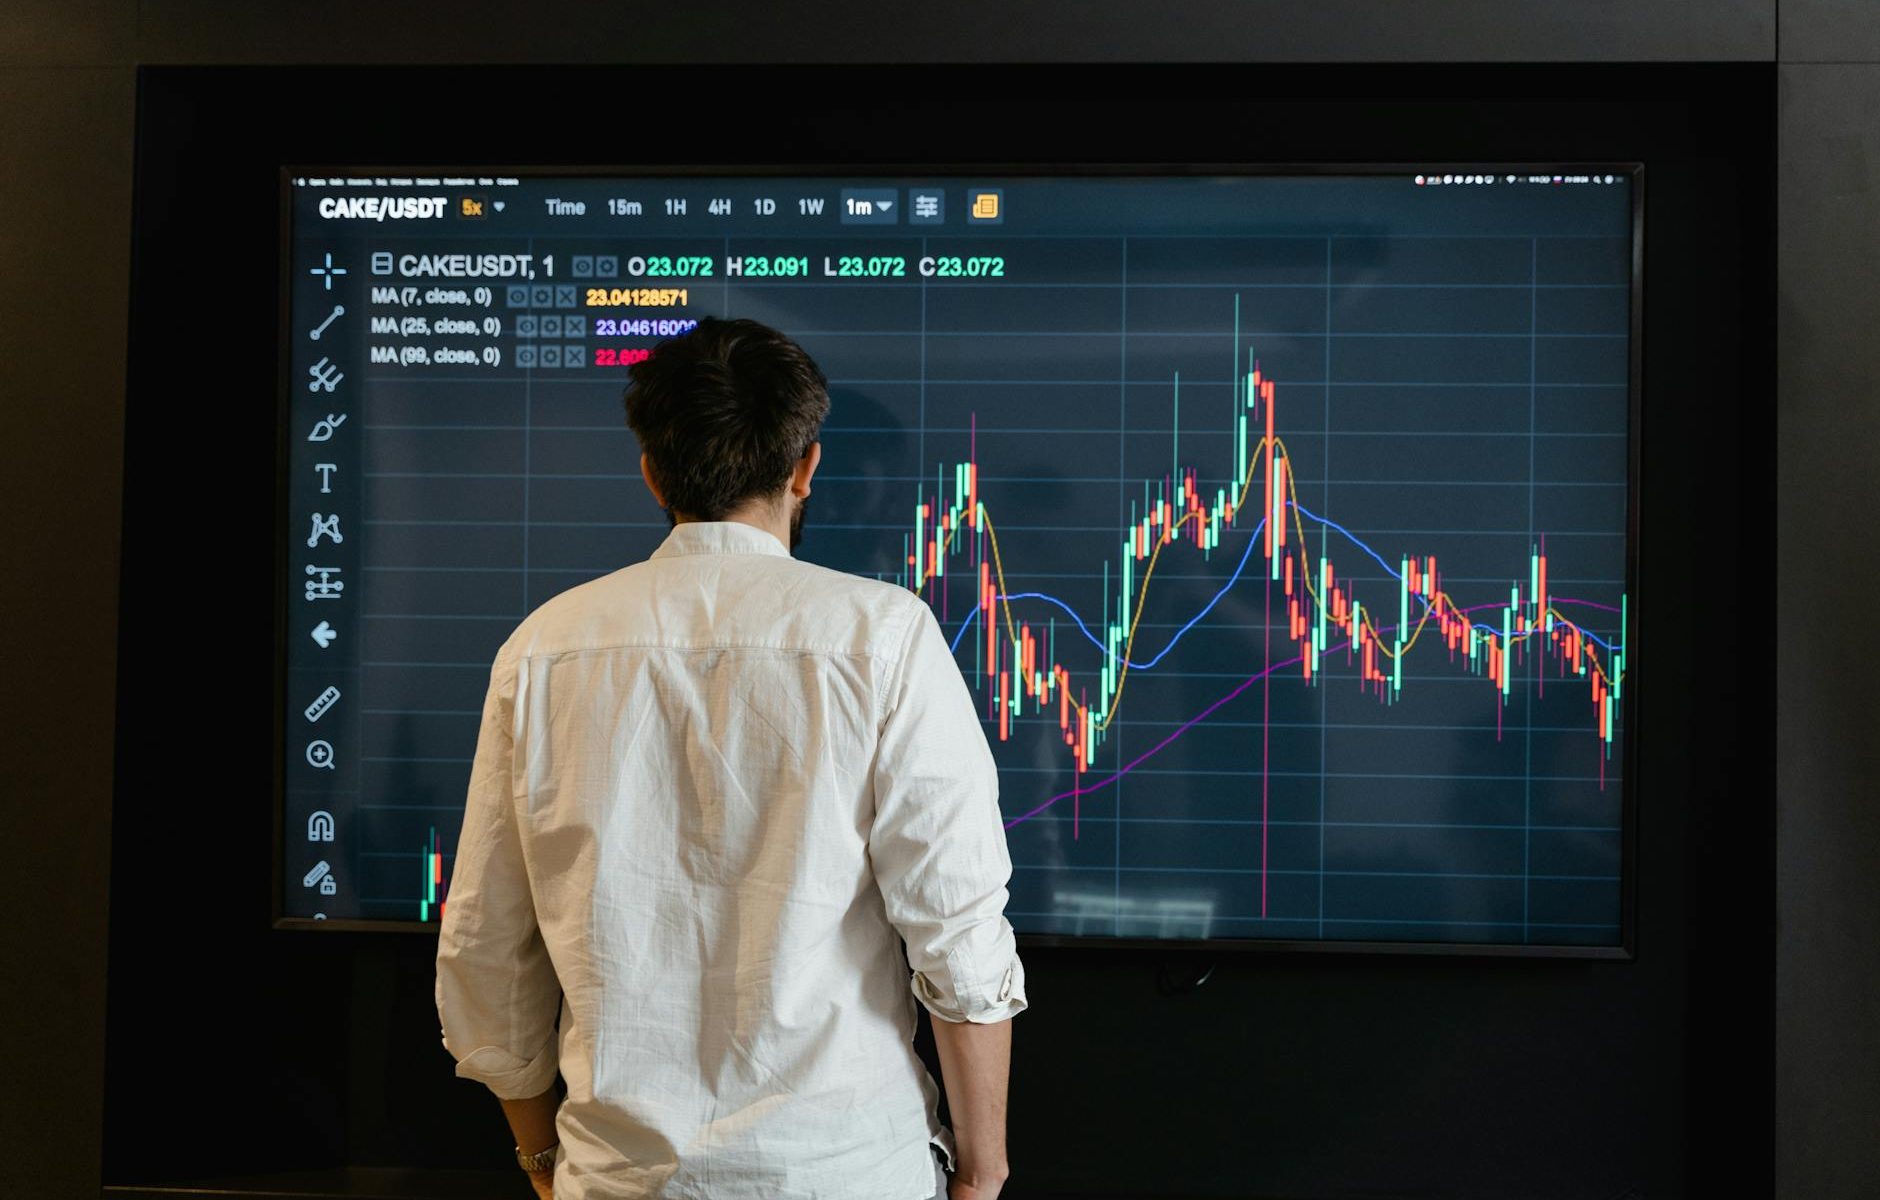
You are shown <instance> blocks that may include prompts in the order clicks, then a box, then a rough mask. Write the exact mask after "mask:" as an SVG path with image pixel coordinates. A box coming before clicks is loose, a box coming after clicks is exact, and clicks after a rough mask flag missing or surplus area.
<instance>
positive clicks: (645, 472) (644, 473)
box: [640, 451, 666, 508]
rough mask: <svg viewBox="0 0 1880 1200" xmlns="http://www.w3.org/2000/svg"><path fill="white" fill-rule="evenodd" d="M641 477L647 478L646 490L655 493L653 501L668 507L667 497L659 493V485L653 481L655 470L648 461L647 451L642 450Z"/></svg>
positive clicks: (660, 505) (662, 506)
mask: <svg viewBox="0 0 1880 1200" xmlns="http://www.w3.org/2000/svg"><path fill="white" fill-rule="evenodd" d="M640 478H641V479H644V480H646V490H647V491H649V492H651V493H653V503H654V504H657V505H659V507H661V508H664V507H666V498H665V497H664V496H662V495H660V494H659V485H658V484H656V483H654V482H653V472H652V469H651V468H650V467H648V466H647V463H646V452H645V451H641V452H640Z"/></svg>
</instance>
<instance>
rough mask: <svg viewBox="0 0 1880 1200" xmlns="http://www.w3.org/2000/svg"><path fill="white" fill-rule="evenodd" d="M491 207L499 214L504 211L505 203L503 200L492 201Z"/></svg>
mask: <svg viewBox="0 0 1880 1200" xmlns="http://www.w3.org/2000/svg"><path fill="white" fill-rule="evenodd" d="M490 207H491V208H494V209H495V210H496V211H497V212H501V211H503V202H502V201H501V200H492V201H490Z"/></svg>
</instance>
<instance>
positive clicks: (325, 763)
mask: <svg viewBox="0 0 1880 1200" xmlns="http://www.w3.org/2000/svg"><path fill="white" fill-rule="evenodd" d="M307 765H308V766H311V767H318V768H319V769H320V770H322V771H331V770H335V769H336V768H335V767H334V766H333V743H331V742H327V741H318V742H308V743H307Z"/></svg>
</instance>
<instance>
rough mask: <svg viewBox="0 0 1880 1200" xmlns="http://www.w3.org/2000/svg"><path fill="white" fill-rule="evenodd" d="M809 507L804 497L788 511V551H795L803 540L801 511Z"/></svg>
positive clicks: (807, 500)
mask: <svg viewBox="0 0 1880 1200" xmlns="http://www.w3.org/2000/svg"><path fill="white" fill-rule="evenodd" d="M808 507H809V497H808V496H804V497H803V498H802V499H800V500H798V501H797V502H796V507H795V508H794V509H791V510H790V549H792V550H795V549H796V548H797V546H798V544H800V543H801V542H802V540H803V510H804V509H806V508H808Z"/></svg>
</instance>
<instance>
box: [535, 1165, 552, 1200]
mask: <svg viewBox="0 0 1880 1200" xmlns="http://www.w3.org/2000/svg"><path fill="white" fill-rule="evenodd" d="M529 1186H530V1187H532V1188H534V1189H535V1194H536V1195H537V1196H539V1197H540V1198H541V1200H555V1172H553V1171H531V1172H529Z"/></svg>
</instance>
